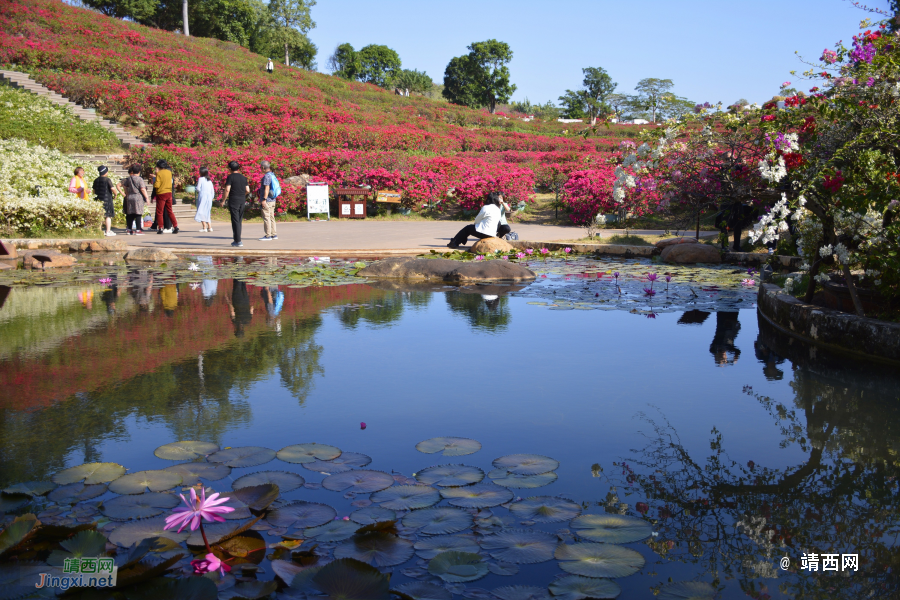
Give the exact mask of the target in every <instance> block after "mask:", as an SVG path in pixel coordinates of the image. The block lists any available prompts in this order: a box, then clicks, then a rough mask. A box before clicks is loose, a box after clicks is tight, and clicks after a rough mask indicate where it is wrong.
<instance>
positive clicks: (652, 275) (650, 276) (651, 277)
mask: <svg viewBox="0 0 900 600" xmlns="http://www.w3.org/2000/svg"><path fill="white" fill-rule="evenodd" d="M657 279H659V275H657V274H656V273H648V274H647V281H656V280H657Z"/></svg>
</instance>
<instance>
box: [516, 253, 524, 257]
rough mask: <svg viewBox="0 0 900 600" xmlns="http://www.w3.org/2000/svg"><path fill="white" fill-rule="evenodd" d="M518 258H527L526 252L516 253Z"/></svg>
mask: <svg viewBox="0 0 900 600" xmlns="http://www.w3.org/2000/svg"><path fill="white" fill-rule="evenodd" d="M516 258H525V253H524V252H518V253H517V254H516Z"/></svg>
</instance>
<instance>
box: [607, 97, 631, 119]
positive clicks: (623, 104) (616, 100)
mask: <svg viewBox="0 0 900 600" xmlns="http://www.w3.org/2000/svg"><path fill="white" fill-rule="evenodd" d="M628 100H629V99H628V96H626V95H625V94H610V95H608V96H607V97H606V102H607V104H609V106H610V108H611V109H612V111H613V112H614V113H616V119H621V118H622V111H623V110H625V109H626V108H628Z"/></svg>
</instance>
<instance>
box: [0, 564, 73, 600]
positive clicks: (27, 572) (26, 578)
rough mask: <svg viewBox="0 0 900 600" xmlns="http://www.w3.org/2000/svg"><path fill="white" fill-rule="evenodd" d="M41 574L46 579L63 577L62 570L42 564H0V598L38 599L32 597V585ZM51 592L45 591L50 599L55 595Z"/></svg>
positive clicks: (33, 592)
mask: <svg viewBox="0 0 900 600" xmlns="http://www.w3.org/2000/svg"><path fill="white" fill-rule="evenodd" d="M42 573H46V574H47V576H48V577H63V576H64V575H63V572H62V569H58V568H56V567H49V566H47V565H46V564H44V563H18V564H17V563H0V594H2V595H0V598H3V599H4V600H5V599H10V598H34V597H40V596H35V595H34V594H35V591H36V590H35V589H34V584H35V583H37V582H39V581H40V580H41V574H42ZM44 589H46V588H44ZM37 591H39V590H37ZM53 591H55V590H53ZM53 591H51V590H47V592H50V594H48V595H49V596H50V597H53V596H54V595H55V594H53ZM45 597H47V596H45Z"/></svg>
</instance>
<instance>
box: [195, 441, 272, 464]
mask: <svg viewBox="0 0 900 600" xmlns="http://www.w3.org/2000/svg"><path fill="white" fill-rule="evenodd" d="M274 458H275V451H274V450H270V449H269V448H263V447H261V446H243V447H240V448H228V449H227V450H219V451H218V452H216V453H215V454H211V455H210V456H208V457H207V459H206V460H208V461H209V462H211V463H222V464H224V465H228V466H229V467H256V466H258V465H262V464H265V463H267V462H269V461H271V460H274Z"/></svg>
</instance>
